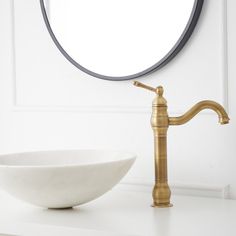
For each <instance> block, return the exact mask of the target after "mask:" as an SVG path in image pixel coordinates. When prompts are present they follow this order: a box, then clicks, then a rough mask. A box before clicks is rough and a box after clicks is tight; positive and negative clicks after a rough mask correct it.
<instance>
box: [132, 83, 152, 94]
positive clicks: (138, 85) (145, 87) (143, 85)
mask: <svg viewBox="0 0 236 236" xmlns="http://www.w3.org/2000/svg"><path fill="white" fill-rule="evenodd" d="M134 86H137V87H140V88H144V89H147V90H150V91H152V92H154V93H156V88H153V87H151V86H148V85H146V84H143V83H140V82H138V81H134Z"/></svg>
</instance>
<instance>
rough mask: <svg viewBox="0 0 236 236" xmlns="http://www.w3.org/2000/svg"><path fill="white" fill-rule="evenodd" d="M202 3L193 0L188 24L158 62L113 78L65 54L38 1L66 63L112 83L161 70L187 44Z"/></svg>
mask: <svg viewBox="0 0 236 236" xmlns="http://www.w3.org/2000/svg"><path fill="white" fill-rule="evenodd" d="M203 3H204V0H195V3H194V7H193V10H192V13H191V16H190V18H189V21H188V24H187V26H186V27H185V29H184V31H183V33H182V34H181V36H180V38H179V40H178V41H177V42H176V44H175V45H174V46H173V47H172V49H171V50H170V51H169V52H168V53H167V54H166V55H165V56H164V57H163V58H162V59H161V60H160V61H159V62H157V63H156V64H154V65H153V66H151V67H149V68H147V69H146V70H144V71H141V72H138V73H136V74H132V75H127V76H122V77H113V76H106V75H101V74H97V73H95V72H93V71H90V70H88V69H86V68H85V67H83V66H81V65H80V64H79V63H77V62H76V61H75V60H74V59H72V58H71V57H70V55H69V54H67V52H66V51H65V50H64V49H63V47H62V46H61V45H60V43H59V42H58V40H57V38H56V36H55V35H54V33H53V31H52V29H51V26H50V23H49V20H48V17H47V13H46V9H45V5H44V0H40V6H41V11H42V14H43V18H44V21H45V24H46V26H47V29H48V32H49V34H50V35H51V37H52V40H53V41H54V43H55V44H56V46H57V48H58V49H59V50H60V52H61V53H62V54H63V55H64V56H65V57H66V59H67V60H68V61H70V62H71V63H72V64H73V65H74V66H76V67H77V68H78V69H80V70H81V71H83V72H85V73H87V74H89V75H91V76H93V77H96V78H99V79H103V80H112V81H122V80H131V79H135V78H138V77H141V76H144V75H147V74H150V73H152V72H154V71H156V70H158V69H160V68H162V67H163V66H165V65H166V64H167V63H168V62H170V61H171V60H172V59H173V58H174V57H175V56H176V55H177V54H178V53H179V52H180V51H181V49H182V48H183V47H184V45H185V44H186V43H187V41H188V40H189V38H190V36H191V35H192V33H193V31H194V28H195V26H196V24H197V22H198V19H199V16H200V14H201V11H202V6H203Z"/></svg>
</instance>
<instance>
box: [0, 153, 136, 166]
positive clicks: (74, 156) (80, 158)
mask: <svg viewBox="0 0 236 236" xmlns="http://www.w3.org/2000/svg"><path fill="white" fill-rule="evenodd" d="M133 158H135V155H134V154H132V153H128V152H121V151H102V150H63V151H39V152H26V153H17V154H7V155H1V156H0V165H1V166H38V167H40V166H44V167H45V166H67V165H90V164H100V163H108V162H114V161H121V160H126V159H133Z"/></svg>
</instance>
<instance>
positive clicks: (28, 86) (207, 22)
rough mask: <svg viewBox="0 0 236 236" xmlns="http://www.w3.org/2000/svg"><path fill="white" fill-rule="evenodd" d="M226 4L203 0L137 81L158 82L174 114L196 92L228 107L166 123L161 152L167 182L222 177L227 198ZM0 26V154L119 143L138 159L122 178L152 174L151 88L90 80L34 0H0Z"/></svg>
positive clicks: (235, 185)
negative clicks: (185, 37) (158, 66)
mask: <svg viewBox="0 0 236 236" xmlns="http://www.w3.org/2000/svg"><path fill="white" fill-rule="evenodd" d="M227 5H228V8H227V9H226V6H227ZM235 7H236V2H235V1H234V0H227V1H226V0H205V4H204V8H203V12H202V15H201V18H200V21H199V23H198V25H197V28H196V30H195V31H194V34H193V36H192V37H191V39H190V41H189V42H188V44H187V45H186V47H185V48H184V49H183V50H182V51H181V53H180V54H179V55H178V56H177V57H176V58H175V59H174V60H173V61H172V62H171V63H169V64H168V65H167V66H166V67H165V68H163V69H162V70H160V71H157V72H155V73H153V74H151V75H148V76H146V77H144V78H141V79H139V80H140V81H142V82H146V83H148V84H150V85H153V86H156V85H159V84H162V85H163V86H164V88H165V91H166V92H165V96H166V98H167V99H168V102H169V113H170V115H180V114H182V113H183V112H185V111H186V110H187V109H188V108H190V107H191V106H192V105H194V103H196V102H198V101H199V100H203V99H212V100H216V101H218V102H220V103H221V104H223V105H224V106H225V107H226V108H228V109H229V115H230V117H231V123H230V124H229V125H227V126H221V125H219V124H218V123H217V117H216V115H215V114H214V113H212V112H209V111H207V112H203V113H201V114H200V115H198V116H197V117H196V118H195V119H193V120H192V121H191V122H189V123H188V124H186V125H184V126H179V127H170V129H169V139H168V141H169V143H168V144H169V147H168V148H169V149H168V154H169V156H168V160H169V181H170V183H181V184H186V185H189V186H194V185H201V186H204V185H207V186H209V188H211V187H213V186H226V185H228V184H230V187H231V188H230V189H231V197H233V198H236V181H235V180H236V172H235V171H234V165H236V160H235V154H236V148H235V144H234V143H235V141H234V140H236V132H235V131H236V121H235V118H236V108H235V103H234V98H233V94H234V93H233V90H235V89H236V84H235V83H236V82H235V81H234V79H233V78H234V77H235V74H236V69H235V68H234V61H235V59H236V58H235V57H236V53H235V45H234V42H235V38H236V34H235V30H234V28H235V27H234V21H235V20H236V19H235V18H236V17H235V16H234V12H233V9H235ZM227 13H228V14H227ZM227 22H228V25H227ZM227 28H228V34H227ZM0 32H1V37H0V52H1V53H0V78H1V79H0V108H1V109H0V141H1V145H0V152H1V153H6V152H15V151H28V150H41V149H64V148H67V149H69V148H110V149H128V150H131V151H134V152H136V153H137V154H138V156H139V159H138V161H137V162H136V164H135V166H134V167H133V169H132V171H131V172H130V173H129V175H128V176H127V177H126V181H130V182H135V183H142V182H147V183H152V182H153V137H152V130H151V128H150V124H149V119H150V111H151V110H150V108H151V100H152V98H153V94H151V93H148V92H146V91H144V90H141V89H137V88H135V87H133V86H132V83H131V81H123V82H111V81H103V80H99V79H95V78H93V77H90V76H88V75H86V74H84V73H82V72H81V71H79V70H78V69H77V68H75V67H74V66H73V65H71V64H70V63H69V62H68V61H67V60H66V59H65V58H64V57H63V56H62V55H61V54H60V52H59V50H58V49H57V48H56V47H55V45H54V43H53V42H52V40H51V38H50V36H49V34H48V32H47V30H46V27H45V25H44V22H43V18H42V16H41V12H40V7H39V1H38V0H24V1H19V0H18V1H13V0H1V1H0ZM227 38H228V40H227ZM227 46H228V50H227ZM227 62H228V63H227Z"/></svg>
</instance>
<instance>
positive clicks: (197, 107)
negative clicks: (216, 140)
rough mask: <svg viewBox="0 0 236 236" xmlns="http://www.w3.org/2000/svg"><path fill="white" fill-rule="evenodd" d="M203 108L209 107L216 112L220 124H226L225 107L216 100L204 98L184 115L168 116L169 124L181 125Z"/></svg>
mask: <svg viewBox="0 0 236 236" xmlns="http://www.w3.org/2000/svg"><path fill="white" fill-rule="evenodd" d="M204 109H211V110H213V111H215V112H216V113H217V114H218V117H219V123H220V124H222V125H223V124H228V123H229V117H228V114H227V113H226V111H225V109H224V108H223V107H222V106H221V105H220V104H219V103H217V102H214V101H210V100H205V101H201V102H199V103H197V104H196V105H194V106H193V107H192V108H191V109H190V110H189V111H187V112H186V113H185V114H184V115H182V116H179V117H169V125H182V124H185V123H187V122H188V121H189V120H191V119H192V118H193V117H194V116H196V115H197V114H198V113H199V112H200V111H202V110H204Z"/></svg>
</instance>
